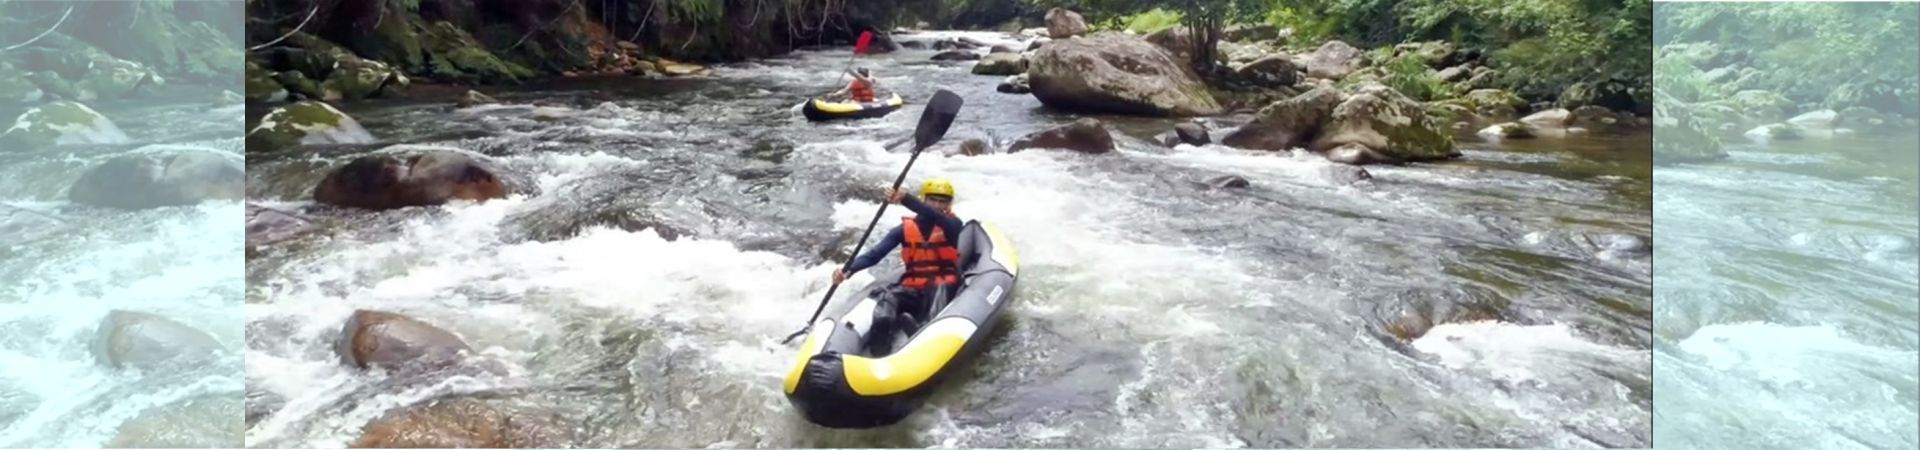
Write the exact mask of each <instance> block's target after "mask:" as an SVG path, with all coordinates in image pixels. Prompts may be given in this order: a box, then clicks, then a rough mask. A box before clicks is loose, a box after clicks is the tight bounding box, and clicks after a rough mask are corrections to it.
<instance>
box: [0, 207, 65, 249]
mask: <svg viewBox="0 0 1920 450" xmlns="http://www.w3.org/2000/svg"><path fill="white" fill-rule="evenodd" d="M72 228H73V225H72V224H69V223H67V221H66V220H65V219H61V218H59V217H55V216H53V215H50V214H46V213H41V212H37V211H33V210H30V209H24V208H16V207H12V206H7V205H4V204H0V258H4V257H6V255H7V253H8V250H7V249H8V248H11V247H14V246H19V245H26V244H31V243H34V242H39V241H41V240H43V239H48V238H51V237H53V236H57V235H59V234H60V233H63V232H66V231H68V230H71V229H72Z"/></svg>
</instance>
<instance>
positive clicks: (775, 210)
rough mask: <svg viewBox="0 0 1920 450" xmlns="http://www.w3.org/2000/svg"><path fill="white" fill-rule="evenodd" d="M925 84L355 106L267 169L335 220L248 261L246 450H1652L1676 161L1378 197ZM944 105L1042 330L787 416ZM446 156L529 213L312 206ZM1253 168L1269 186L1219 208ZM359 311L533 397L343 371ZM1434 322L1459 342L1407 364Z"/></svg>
mask: <svg viewBox="0 0 1920 450" xmlns="http://www.w3.org/2000/svg"><path fill="white" fill-rule="evenodd" d="M951 35H953V34H948V33H928V34H923V35H920V36H909V37H906V38H908V39H924V38H928V37H930V36H951ZM969 35H971V36H975V37H979V38H983V39H987V40H1004V39H1005V37H1004V36H1001V35H995V34H990V33H987V34H980V33H975V34H969ZM981 51H983V52H984V51H985V50H984V49H982V50H981ZM931 54H932V52H930V51H914V50H907V51H903V52H900V53H896V54H891V55H881V56H869V57H862V58H860V63H861V64H863V65H867V66H869V67H872V68H874V71H875V72H876V74H877V75H878V76H879V79H880V80H881V83H882V86H883V88H892V89H898V90H900V91H902V92H903V93H904V94H905V95H906V96H907V97H908V98H909V102H910V104H909V106H907V107H906V108H905V109H903V110H901V111H899V112H896V113H894V114H893V115H891V116H888V117H886V118H883V119H878V120H867V121H858V122H848V123H839V124H829V125H816V124H809V123H806V122H805V121H804V119H801V118H800V117H799V114H798V112H797V111H796V110H795V108H794V105H796V104H797V103H798V102H799V100H800V99H801V98H802V97H804V96H805V95H807V94H808V93H818V92H824V91H826V90H829V89H832V88H833V87H835V86H834V85H833V80H831V78H833V76H834V75H835V74H837V73H838V71H840V70H841V69H842V68H844V64H845V63H846V61H847V59H848V53H847V51H846V50H844V49H842V50H825V51H803V52H799V53H796V54H795V55H793V56H790V57H787V58H778V59H772V60H766V61H759V62H753V63H742V64H733V65H725V66H720V67H716V68H715V73H714V76H713V77H712V78H709V79H671V80H640V79H615V80H575V81H568V82H557V83H553V84H548V85H541V86H531V87H528V88H525V89H518V90H513V91H510V92H500V93H498V95H497V97H499V98H501V99H502V100H503V101H504V102H505V103H507V104H505V105H493V106H480V107H473V108H465V109H460V108H456V107H454V106H452V105H450V104H446V103H374V104H363V105H354V106H350V107H348V108H347V110H348V111H349V112H350V113H352V114H354V115H355V116H356V117H357V118H358V119H359V120H360V121H361V122H362V123H364V124H365V125H366V126H367V128H368V129H370V130H371V131H372V132H373V134H374V135H375V136H378V137H380V138H381V139H382V140H383V142H382V143H381V144H379V145H373V146H346V147H329V148H316V149H307V150H304V151H302V152H299V153H297V154H293V155H281V156H277V157H256V158H253V159H252V160H251V161H250V162H249V171H248V176H249V178H250V180H249V191H250V192H249V196H250V198H251V199H252V200H250V201H252V202H255V203H259V204H263V205H267V206H274V207H279V208H283V209H289V210H298V211H305V212H307V213H308V214H311V215H314V216H316V217H318V218H319V220H320V222H322V223H326V224H328V225H327V226H326V229H325V230H323V231H321V232H319V233H317V234H315V235H312V236H309V237H305V238H301V239H297V240H295V241H291V242H287V243H283V244H279V245H277V246H275V247H273V248H269V249H266V250H264V251H263V252H262V253H261V254H260V255H258V256H257V257H255V258H254V259H252V260H250V264H249V266H248V267H249V268H248V274H247V281H248V282H249V287H248V292H247V301H248V305H247V308H246V311H247V313H246V315H247V323H248V332H247V333H246V338H247V347H248V350H247V358H246V364H247V371H246V373H247V377H248V380H247V386H248V389H249V390H250V392H249V403H248V409H249V416H250V420H249V422H250V423H249V429H248V434H247V438H248V445H250V446H255V447H328V446H341V445H346V444H347V443H349V442H351V441H352V440H353V439H355V438H356V437H357V436H359V434H360V430H361V427H363V426H364V425H366V424H367V423H368V421H370V420H373V419H375V418H377V417H380V416H381V415H383V414H387V413H389V412H392V411H395V410H396V409H397V408H401V407H404V406H406V405H410V404H416V403H418V402H421V401H423V400H425V399H431V398H438V397H448V396H478V397H479V398H483V399H485V401H489V402H494V403H495V404H500V405H509V406H511V407H513V408H516V409H530V410H536V411H543V412H544V413H545V414H547V415H548V416H549V417H552V418H554V419H555V420H556V421H558V422H559V423H561V424H562V426H564V427H565V428H566V429H567V430H568V433H567V434H568V436H569V438H570V439H569V440H568V441H566V443H567V444H570V445H578V446H583V447H704V446H709V445H713V446H767V447H791V446H855V447H874V446H967V447H1109V446H1111V447H1160V446H1181V447H1193V446H1203V447H1233V446H1261V447H1275V446H1279V447H1284V446H1349V447H1377V446H1415V447H1430V446H1433V447H1459V446H1498V447H1509V446H1519V447H1538V446H1556V447H1558V446H1636V447H1645V446H1648V445H1650V441H1651V439H1652V424H1651V420H1652V411H1651V408H1652V393H1651V388H1652V386H1653V381H1652V379H1651V378H1650V376H1649V372H1650V370H1651V368H1650V366H1651V364H1652V363H1651V354H1652V348H1653V340H1652V337H1651V336H1652V330H1653V322H1652V314H1653V313H1652V311H1653V305H1652V303H1651V300H1650V298H1651V294H1652V291H1653V289H1652V273H1651V269H1650V268H1651V261H1650V260H1649V258H1648V256H1647V255H1646V253H1645V252H1646V249H1645V240H1644V238H1645V237H1646V236H1647V235H1648V234H1649V233H1651V231H1652V230H1651V228H1652V223H1651V220H1650V219H1651V218H1650V212H1649V204H1648V203H1649V197H1650V195H1651V194H1650V184H1651V178H1650V176H1649V175H1648V171H1649V169H1648V168H1649V165H1648V163H1647V160H1648V156H1647V153H1648V144H1647V136H1646V134H1644V133H1641V134H1638V135H1629V136H1608V137H1592V138H1583V139H1578V140H1550V141H1549V140H1543V141H1539V142H1534V143H1528V144H1525V145H1522V146H1501V145H1495V144H1489V143H1482V142H1479V141H1478V140H1477V139H1475V138H1472V137H1471V136H1462V142H1463V144H1464V145H1463V147H1464V150H1465V154H1466V157H1465V158H1464V160H1463V161H1459V162H1453V163H1447V164H1440V165H1414V166H1408V167H1375V168H1370V169H1369V170H1371V171H1372V174H1373V177H1374V180H1373V181H1372V182H1371V183H1363V184H1361V185H1355V186H1348V185H1345V184H1342V183H1338V182H1335V181H1332V180H1333V178H1331V177H1329V176H1327V175H1326V174H1327V173H1328V172H1329V171H1331V170H1332V168H1331V166H1330V165H1329V164H1328V163H1327V162H1325V161H1324V160H1321V159H1319V158H1318V157H1311V156H1304V155H1290V154H1282V153H1264V152H1247V151H1239V150H1234V149H1229V148H1224V147H1217V146H1207V147H1200V148H1194V147H1182V148H1179V149H1166V148H1162V147H1159V146H1157V145H1155V144H1152V143H1151V142H1150V141H1149V139H1148V138H1149V137H1150V136H1151V135H1152V134H1154V133H1157V132H1160V131H1164V130H1166V129H1168V127H1170V126H1171V124H1173V123H1174V122H1173V121H1171V120H1164V119H1137V118H1119V117H1102V119H1105V120H1108V122H1109V124H1111V125H1112V126H1114V127H1115V128H1116V129H1117V130H1118V131H1119V132H1118V133H1117V134H1118V135H1120V136H1118V140H1119V143H1120V146H1121V150H1120V151H1119V152H1117V153H1115V154H1109V155H1099V156H1090V155H1078V154H1071V153H1064V152H1051V151H1031V152H1023V153H1018V154H1012V155H1006V154H996V155H990V156H981V157H944V156H941V155H940V154H938V153H941V152H946V151H951V150H952V149H953V148H955V146H956V145H957V144H958V143H959V142H960V141H961V140H962V139H965V138H970V137H978V138H983V139H987V140H989V141H992V142H995V143H997V144H999V145H1001V146H1004V145H1005V144H1006V143H1008V142H1010V141H1011V140H1012V139H1014V138H1017V137H1019V136H1020V135H1022V134H1025V133H1027V132H1031V131H1035V130H1039V129H1043V128H1047V127H1051V126H1055V125H1058V124H1064V123H1067V122H1070V121H1071V120H1073V119H1074V118H1076V116H1072V115H1067V114H1061V113H1056V112H1051V111H1049V110H1046V109H1044V108H1042V107H1041V106H1040V104H1039V103H1038V101H1037V100H1035V99H1034V98H1033V97H1031V96H1027V95H1008V94H999V93H995V92H993V89H994V85H995V84H996V83H998V81H999V80H1000V77H986V76H975V75H971V74H969V73H967V71H968V69H969V68H970V64H967V63H960V64H948V63H937V62H932V61H928V59H927V58H928V56H930V55H931ZM934 89H950V90H953V91H955V92H956V93H959V94H960V95H961V96H962V97H964V98H965V99H966V100H967V102H968V103H967V106H966V108H965V109H963V110H962V111H961V115H960V117H959V121H958V122H957V123H956V124H955V125H954V127H953V130H952V131H951V132H950V133H949V134H948V136H947V139H946V140H945V141H944V142H943V143H942V144H941V145H939V146H937V147H935V148H934V149H932V150H930V151H929V153H928V154H927V155H925V156H923V157H921V158H920V159H919V160H918V162H917V163H916V164H915V165H914V168H913V173H912V175H911V176H910V177H909V180H920V179H923V178H925V177H930V176H944V177H949V178H951V179H953V180H954V182H955V185H956V186H957V188H958V191H959V202H958V203H957V204H956V207H955V209H956V211H957V212H958V213H959V214H960V215H962V216H963V217H965V218H971V219H980V220H985V221H992V222H996V223H998V224H999V225H1000V226H1001V227H1002V228H1003V229H1004V230H1005V231H1006V232H1007V233H1008V235H1009V237H1010V239H1011V240H1013V241H1014V244H1015V245H1016V246H1017V247H1018V250H1019V253H1020V255H1021V261H1022V262H1023V263H1024V264H1023V266H1024V267H1023V268H1024V269H1025V270H1023V271H1022V272H1021V274H1022V275H1023V277H1022V279H1021V280H1020V281H1019V285H1018V287H1017V289H1016V296H1015V303H1014V304H1013V305H1012V306H1011V309H1010V311H1011V314H1010V315H1009V319H1008V320H1007V321H1006V322H1005V323H1004V324H1003V325H1004V326H1003V327H1001V331H1000V332H999V333H997V336H996V338H995V339H994V342H993V343H992V345H991V347H990V349H989V350H988V351H987V352H986V353H985V355H984V357H982V358H980V359H979V360H977V363H976V364H975V365H974V366H972V367H970V368H967V369H965V370H963V371H961V372H960V375H959V376H958V377H956V378H954V379H952V380H950V382H949V384H947V385H946V386H945V387H944V388H943V389H942V390H941V391H940V392H939V393H938V394H937V395H936V396H935V397H934V398H933V400H932V401H931V402H930V403H929V404H928V405H927V406H926V407H925V408H923V409H922V410H921V412H919V413H917V414H916V415H914V416H913V417H910V418H909V419H908V420H907V421H905V422H903V423H902V424H900V425H897V426H893V427H888V428H883V429H879V430H868V431H829V430H824V429H821V428H818V427H815V426H812V425H810V424H807V423H805V422H804V421H803V420H801V419H799V418H798V415H797V414H796V413H794V412H793V411H792V410H791V408H790V407H789V406H788V405H787V403H786V400H785V399H784V398H783V397H782V395H781V393H780V387H779V386H780V379H781V377H782V376H783V375H784V374H785V371H786V370H787V368H788V364H790V363H791V362H792V352H793V351H795V349H794V348H793V347H792V346H790V345H780V344H779V343H778V341H779V340H780V339H781V337H783V336H785V335H786V334H787V333H788V332H791V331H793V330H794V329H796V328H798V327H799V326H801V325H802V322H803V321H804V320H805V319H806V317H807V315H808V314H809V313H811V312H812V311H813V308H814V306H815V305H816V302H817V301H818V298H819V296H820V295H821V294H822V293H823V292H824V291H825V289H826V288H827V286H826V282H827V279H828V274H829V273H830V272H831V271H832V270H833V268H835V267H836V263H835V261H839V260H841V259H840V258H844V256H845V255H844V253H845V252H847V251H849V249H850V247H851V246H852V242H851V241H852V239H854V238H857V236H855V235H856V234H858V232H859V230H860V228H861V227H863V226H864V225H865V224H866V221H867V220H868V219H869V218H870V217H871V214H872V212H873V208H874V207H875V206H876V204H875V203H873V202H874V199H876V198H877V197H878V195H877V194H878V193H879V191H880V190H881V189H882V187H884V186H885V185H886V183H888V182H890V181H891V180H892V179H893V176H894V174H895V173H897V171H898V170H899V168H900V167H902V165H904V164H905V163H906V161H907V159H908V155H907V154H906V153H904V152H902V151H899V150H898V149H895V150H892V151H890V150H889V149H888V148H886V147H885V145H886V144H888V143H891V142H894V141H896V140H899V139H904V138H906V137H907V135H908V134H910V132H911V129H912V127H913V125H914V123H915V121H916V120H917V118H918V116H919V114H920V108H919V106H917V105H915V104H912V103H911V102H913V101H915V100H919V99H925V98H927V97H928V96H929V95H931V93H932V92H933V90H934ZM1232 120H1233V119H1224V121H1223V122H1222V125H1221V126H1219V127H1216V129H1219V128H1222V127H1224V126H1226V125H1230V124H1231V122H1232ZM1216 133H1220V131H1216ZM418 148H451V149H458V150H463V151H470V152H475V153H479V154H485V155H489V156H492V157H495V158H497V159H498V160H499V161H500V162H501V163H502V164H503V165H504V166H505V167H507V170H510V171H511V172H512V174H513V175H514V176H515V177H517V178H519V179H522V180H523V183H524V185H523V186H521V190H522V191H523V192H521V193H519V194H516V195H514V196H513V197H511V198H508V199H505V200H496V201H490V202H486V203H480V204H475V203H465V202H462V203H455V204H451V205H447V206H445V207H437V208H410V209H405V210H397V211H388V212H380V213H369V212H349V211H340V210H334V209H330V208H322V207H317V206H315V205H313V204H312V203H311V202H310V200H309V199H310V197H311V195H310V192H311V191H310V189H311V188H312V186H313V185H314V183H316V182H317V181H318V180H319V179H320V178H321V177H323V176H324V174H325V170H326V169H327V168H329V167H331V166H333V165H337V164H340V163H342V162H344V161H345V160H347V159H348V158H351V157H353V156H355V155H359V154H365V153H367V152H375V151H405V150H409V149H418ZM1229 174H1230V175H1239V176H1243V177H1245V178H1246V179H1247V180H1249V181H1250V182H1251V184H1252V187H1251V188H1249V189H1245V190H1219V189H1208V188H1205V187H1204V186H1203V181H1205V180H1207V179H1209V178H1211V177H1214V176H1219V175H1229ZM902 213H903V212H902V211H898V210H891V209H890V210H889V213H888V214H889V217H892V216H895V215H898V214H902ZM890 220H891V219H890ZM828 258H832V259H828ZM885 267H897V263H893V262H889V263H888V266H883V269H882V270H884V268H885ZM869 280H871V277H870V276H868V275H867V274H861V275H859V276H857V277H855V279H853V280H850V281H849V283H851V284H852V285H853V286H859V285H863V284H865V282H867V281H869ZM850 291H854V289H845V290H842V291H841V292H842V293H846V292H850ZM355 309H379V310H387V311H394V312H400V313H405V314H409V315H412V316H415V317H418V318H420V319H421V320H424V321H427V322H429V323H433V324H435V325H438V326H441V327H443V328H446V329H448V330H451V331H453V332H455V333H457V334H459V335H460V336H462V337H463V338H465V339H466V340H467V341H468V342H469V343H470V344H471V345H472V346H473V347H474V348H475V349H476V353H477V355H476V357H477V358H481V359H487V360H492V361H494V362H496V363H498V364H500V365H501V366H504V367H506V369H507V370H505V371H499V372H478V373H475V372H471V371H467V372H459V373H458V374H445V375H441V376H439V377H438V378H435V377H427V378H425V379H420V378H410V377H396V376H389V375H385V374H381V373H367V372H362V371H358V370H353V369H350V368H348V367H345V366H343V365H341V364H340V363H339V362H338V359H337V357H335V356H334V355H333V354H332V341H333V339H334V337H335V336H336V335H337V334H338V332H339V329H340V326H341V324H342V323H343V321H344V320H345V319H346V317H347V316H348V314H350V313H351V312H352V311H353V310H355ZM1422 321H1430V322H1431V323H1434V324H1437V326H1434V327H1432V329H1431V330H1430V332H1428V333H1426V334H1425V335H1424V337H1421V338H1418V339H1414V340H1410V341H1402V340H1398V339H1396V338H1395V337H1394V334H1393V331H1392V330H1394V329H1397V328H1399V325H1396V324H1405V323H1419V322H1422ZM1416 328H1418V327H1416Z"/></svg>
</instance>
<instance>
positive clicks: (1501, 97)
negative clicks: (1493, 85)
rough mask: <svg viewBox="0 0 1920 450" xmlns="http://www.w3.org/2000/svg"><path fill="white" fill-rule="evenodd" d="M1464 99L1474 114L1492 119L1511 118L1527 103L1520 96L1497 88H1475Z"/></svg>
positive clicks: (1517, 114)
mask: <svg viewBox="0 0 1920 450" xmlns="http://www.w3.org/2000/svg"><path fill="white" fill-rule="evenodd" d="M1466 100H1467V104H1468V107H1469V108H1472V109H1473V113H1474V114H1476V115H1479V116H1480V117H1484V118H1488V119H1493V120H1512V119H1513V118H1515V117H1518V116H1519V115H1520V113H1519V110H1520V108H1523V107H1526V105H1527V101H1526V100H1523V99H1521V98H1520V96H1518V95H1513V93H1511V92H1507V91H1503V90H1499V89H1475V90H1473V91H1471V92H1468V93H1467V96H1466Z"/></svg>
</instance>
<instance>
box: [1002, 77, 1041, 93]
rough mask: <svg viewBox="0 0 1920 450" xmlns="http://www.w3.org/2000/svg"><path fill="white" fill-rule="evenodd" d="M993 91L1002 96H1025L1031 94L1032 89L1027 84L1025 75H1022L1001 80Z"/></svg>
mask: <svg viewBox="0 0 1920 450" xmlns="http://www.w3.org/2000/svg"><path fill="white" fill-rule="evenodd" d="M994 90H995V91H999V92H1001V93H1004V94H1026V93H1031V92H1033V87H1032V86H1030V85H1028V84H1027V74H1024V73H1023V74H1019V75H1014V76H1010V77H1007V79H1005V80H1001V81H1000V85H999V86H995V87H994Z"/></svg>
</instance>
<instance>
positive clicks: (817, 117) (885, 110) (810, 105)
mask: <svg viewBox="0 0 1920 450" xmlns="http://www.w3.org/2000/svg"><path fill="white" fill-rule="evenodd" d="M906 104H907V102H906V101H905V100H901V99H900V94H890V95H888V96H887V98H885V99H879V100H874V101H871V102H866V103H857V102H854V101H851V100H849V101H844V102H830V101H827V99H824V98H818V97H816V98H814V99H813V100H811V101H808V102H807V104H806V106H803V107H801V109H800V112H801V113H803V114H806V116H807V120H809V121H814V122H825V121H829V120H841V119H872V118H875V117H884V116H886V115H887V114H892V113H893V112H894V111H896V110H899V109H900V107H901V106H903V105H906Z"/></svg>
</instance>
